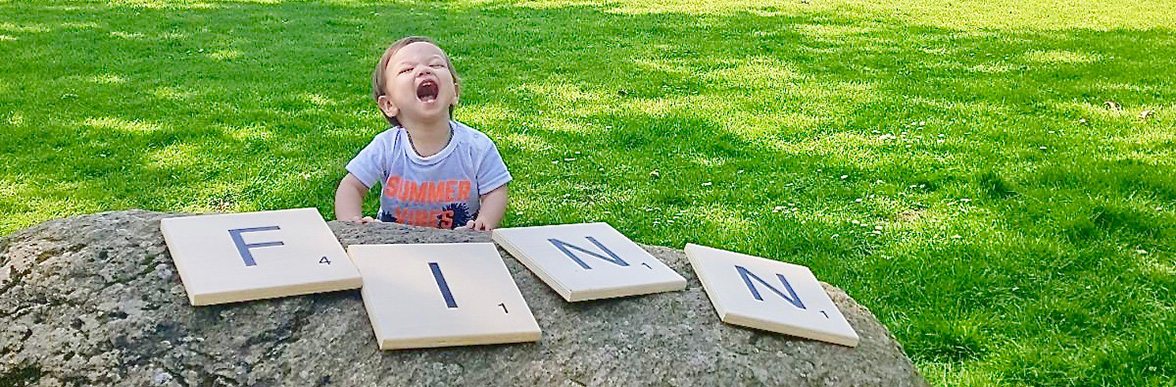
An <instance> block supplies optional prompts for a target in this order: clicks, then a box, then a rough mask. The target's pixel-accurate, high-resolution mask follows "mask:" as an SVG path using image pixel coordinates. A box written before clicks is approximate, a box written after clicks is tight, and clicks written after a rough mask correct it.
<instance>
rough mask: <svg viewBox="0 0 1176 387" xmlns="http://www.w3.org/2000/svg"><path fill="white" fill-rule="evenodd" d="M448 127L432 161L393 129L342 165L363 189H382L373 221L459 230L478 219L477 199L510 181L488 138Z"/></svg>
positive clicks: (462, 127)
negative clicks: (446, 138)
mask: <svg viewBox="0 0 1176 387" xmlns="http://www.w3.org/2000/svg"><path fill="white" fill-rule="evenodd" d="M449 126H450V127H451V128H453V138H452V139H451V140H450V141H449V145H446V146H445V148H444V149H441V151H440V152H437V154H435V155H432V156H429V157H421V155H419V154H417V153H416V150H414V149H412V145H411V144H410V143H409V140H408V131H407V130H405V129H404V128H402V127H399V126H397V127H394V128H392V129H388V130H386V131H384V132H383V133H380V134H378V135H376V138H375V139H373V140H372V143H371V144H368V146H367V147H365V148H363V150H361V151H359V154H358V155H355V158H354V159H351V162H349V163H347V172H351V174H352V175H355V177H356V178H358V179H359V181H360V182H362V183H363V184H364V185H366V186H368V187H369V188H370V187H372V186H373V185H375V184H376V183H380V184H381V186H383V189H381V190H380V213H379V215H378V219H380V220H381V221H384V222H396V223H403V224H411V225H415V226H425V227H436V228H446V229H450V228H455V227H461V226H465V225H466V222H467V221H470V220H474V219H475V218H477V216H478V210H479V208H480V207H481V206H480V204H479V201H478V199H479V197H480V196H481V195H483V194H485V193H487V192H490V191H493V190H494V189H496V188H498V187H501V186H502V185H503V184H506V183H507V182H509V181H510V180H511V177H510V172H508V171H507V170H506V164H504V163H503V162H502V156H501V155H499V154H498V148H497V147H495V146H494V142H493V141H490V138H489V137H486V135H485V134H483V133H482V132H479V131H477V130H474V129H472V128H470V127H468V126H465V125H464V124H462V123H459V122H457V121H449Z"/></svg>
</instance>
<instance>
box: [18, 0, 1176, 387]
mask: <svg viewBox="0 0 1176 387" xmlns="http://www.w3.org/2000/svg"><path fill="white" fill-rule="evenodd" d="M201 4H203V5H202V6H198V7H197V6H191V7H176V8H171V9H155V8H149V7H125V6H110V5H105V4H95V3H74V2H38V3H28V2H6V3H0V14H3V15H6V16H4V18H3V19H0V56H3V57H5V58H8V60H6V61H4V62H2V63H0V92H2V93H3V97H2V98H0V113H3V114H5V116H0V152H2V153H3V154H5V155H6V157H5V158H4V159H3V161H2V163H0V180H2V182H3V183H4V184H5V185H7V186H8V187H9V188H7V191H4V193H5V195H4V196H3V197H2V198H0V212H2V213H3V214H5V215H6V216H8V215H10V214H11V215H12V217H11V218H10V220H9V221H7V222H6V223H4V224H2V226H3V228H0V229H2V230H3V231H5V232H8V231H12V230H15V229H16V228H18V227H24V226H27V225H29V224H31V223H33V222H35V221H39V220H43V219H46V218H52V217H62V216H69V215H73V214H76V213H83V212H93V211H103V210H114V209H124V208H132V207H141V208H147V209H153V210H163V211H181V210H183V211H207V210H218V211H248V210H260V209H275V208H287V207H303V206H315V207H318V208H319V209H320V210H321V211H322V212H323V213H324V214H326V215H328V216H330V214H331V213H332V202H333V192H334V188H335V184H336V182H337V181H338V179H339V178H340V177H341V176H342V174H343V173H344V171H343V165H344V164H345V163H346V161H347V160H349V159H350V157H351V156H353V155H354V154H355V152H357V151H358V150H359V149H360V148H362V147H363V146H364V145H366V143H367V142H368V141H369V140H370V139H371V137H372V136H374V135H375V134H376V133H378V132H379V131H381V130H383V124H382V123H383V121H382V119H381V118H380V117H379V116H378V115H376V113H374V110H375V109H374V106H373V104H372V103H371V102H370V101H369V100H368V97H367V95H368V93H369V91H368V87H369V86H368V82H367V81H366V79H368V77H369V76H370V75H369V74H370V71H371V66H372V64H373V63H374V62H375V58H376V56H377V55H378V54H379V53H380V52H381V50H382V48H383V47H384V46H385V45H387V44H388V43H389V42H391V41H393V40H395V39H396V38H398V37H400V36H403V35H407V34H425V35H430V36H433V37H435V38H436V39H438V40H439V41H440V42H442V45H443V46H444V47H445V48H446V50H447V51H448V52H449V53H450V54H451V55H452V57H453V59H454V61H455V65H456V67H457V68H458V70H459V71H460V72H461V75H462V76H463V78H464V80H465V81H464V84H463V95H462V106H461V107H460V108H459V109H458V111H457V118H458V119H460V120H462V121H465V122H467V123H470V124H471V125H472V126H474V127H476V128H479V129H481V130H483V131H485V132H487V133H488V134H489V135H490V136H491V137H492V138H494V139H495V140H496V141H497V142H498V144H499V147H500V149H501V151H502V153H503V155H504V157H505V158H506V160H507V162H508V164H509V165H510V167H511V169H512V172H513V173H514V175H515V178H516V180H515V182H514V183H513V184H512V191H513V193H512V201H513V203H514V204H513V207H512V210H511V212H512V213H511V214H510V216H509V217H508V224H509V225H533V224H548V223H563V222H578V221H587V220H607V221H609V222H610V223H612V224H614V225H615V226H617V227H618V228H619V229H621V230H622V231H624V232H626V234H628V235H630V236H631V237H633V238H634V239H637V240H638V241H641V242H644V243H652V244H662V245H669V246H681V245H682V244H683V243H685V242H688V241H689V242H696V243H704V244H709V245H714V246H716V247H722V248H730V249H735V250H739V251H742V252H747V253H750V254H757V255H762V256H768V257H774V258H777V259H784V258H786V259H789V260H791V261H795V262H800V263H803V264H806V265H809V266H811V267H813V269H814V271H815V272H816V273H817V274H818V276H819V277H820V278H822V279H825V280H827V281H829V282H831V283H835V284H838V285H839V286H842V287H845V288H847V289H848V290H849V291H850V294H853V295H854V297H856V298H857V299H858V300H859V301H861V302H862V303H863V304H865V305H867V306H869V307H870V308H871V309H873V310H874V311H875V312H876V313H877V314H878V316H879V317H880V318H881V319H882V320H883V322H885V323H886V324H887V325H888V326H889V327H890V328H891V329H892V330H894V331H895V332H896V334H897V335H898V337H899V339H900V341H901V342H903V343H904V344H905V345H906V346H907V349H908V351H909V352H910V354H911V356H912V357H913V358H915V359H916V361H917V362H919V364H920V366H921V367H923V368H924V370H930V371H929V372H930V375H931V377H932V380H934V381H939V382H943V383H969V382H968V381H967V380H965V379H964V378H963V377H960V376H958V375H954V374H953V372H959V371H950V369H952V367H964V368H965V369H970V370H973V371H967V372H959V373H961V374H963V373H968V374H972V375H979V376H976V378H977V379H973V380H972V383H981V384H983V383H989V382H991V383H999V382H1006V383H1027V384H1041V385H1048V384H1072V383H1077V384H1087V383H1089V384H1097V383H1112V384H1119V383H1124V384H1138V383H1156V382H1157V381H1160V382H1162V381H1164V380H1169V381H1170V380H1171V379H1170V375H1172V374H1174V373H1176V369H1173V365H1172V364H1176V360H1174V359H1173V358H1172V355H1171V350H1172V349H1174V346H1173V343H1172V340H1171V337H1170V336H1164V335H1160V334H1157V333H1150V332H1152V331H1153V329H1152V327H1155V326H1165V325H1170V324H1171V323H1172V322H1173V314H1172V312H1171V306H1172V304H1173V297H1172V296H1171V294H1170V292H1168V291H1167V289H1171V288H1172V287H1173V285H1176V283H1174V281H1173V274H1172V273H1173V271H1174V270H1173V267H1174V266H1176V264H1174V263H1173V262H1172V258H1171V253H1172V252H1173V249H1172V242H1171V241H1172V240H1174V239H1176V231H1174V230H1176V220H1174V219H1173V215H1172V208H1173V207H1174V206H1176V179H1174V178H1173V177H1172V173H1171V171H1172V168H1173V164H1172V160H1173V148H1174V147H1173V142H1174V141H1176V138H1174V137H1173V136H1172V134H1171V133H1172V132H1173V130H1172V129H1173V124H1172V122H1173V121H1172V115H1171V112H1170V111H1168V110H1170V109H1171V106H1172V102H1171V101H1172V100H1173V96H1174V92H1173V91H1172V90H1173V86H1176V82H1174V79H1176V74H1173V73H1172V72H1170V71H1157V69H1160V68H1172V67H1173V63H1172V59H1170V58H1173V57H1176V33H1174V32H1173V31H1172V30H1168V29H1155V30H1115V31H1090V30H1062V31H1033V30H1027V31H1011V32H1006V31H999V30H953V29H944V28H932V27H926V26H919V25H907V24H904V23H902V22H901V21H899V20H887V19H884V18H875V19H870V18H863V17H861V16H856V15H855V14H852V13H846V14H836V13H830V12H797V13H794V14H785V15H778V14H773V12H775V11H779V10H778V9H768V8H764V9H749V10H747V11H743V12H735V13H733V14H729V15H691V14H684V13H651V14H619V13H609V12H604V11H602V10H601V9H602V8H601V7H593V6H562V7H552V8H526V7H517V6H511V5H505V4H497V5H495V4H486V5H481V6H459V5H445V4H443V3H414V4H409V3H356V4H342V5H340V4H326V3H317V2H279V3H274V4H254V3H231V2H223V3H221V2H213V3H201ZM1104 101H1114V102H1116V103H1117V104H1119V105H1121V106H1122V109H1121V110H1112V109H1108V108H1106V107H1105V106H1106V105H1104ZM1144 110H1158V111H1159V113H1158V114H1157V115H1156V117H1155V118H1153V119H1150V120H1141V119H1139V118H1137V117H1138V116H1139V115H1140V114H1141V113H1142V111H1144ZM1080 120H1083V121H1082V122H1084V123H1079V122H1080ZM654 171H657V174H656V176H654V174H653V172H654ZM961 198H965V199H969V200H968V201H961V200H959V199H961ZM857 199H863V200H862V202H860V203H859V202H858V201H857ZM377 205H378V204H377V203H376V201H375V198H374V197H369V200H368V201H367V203H366V204H365V211H366V212H368V213H372V212H374V211H375V207H376V206H377ZM1156 207H1160V209H1159V210H1157V209H1156ZM793 208H796V209H793ZM1165 208H1166V209H1165ZM516 209H518V210H519V211H520V212H521V214H515V213H514V212H515V210H516ZM781 209H783V211H782V212H781ZM961 209H962V210H961ZM851 220H852V221H853V222H851ZM859 221H860V222H859ZM867 225H868V226H870V227H862V226H867ZM873 226H877V227H881V228H880V230H881V229H884V230H886V231H885V233H883V234H882V235H877V234H874V233H872V232H871V231H872V230H874V227H873ZM953 234H954V235H963V236H964V237H963V238H960V239H962V240H957V239H951V238H950V237H949V236H951V235H953ZM1145 250H1146V251H1148V253H1146V254H1140V253H1138V252H1137V251H1145ZM1108 278H1115V279H1113V280H1111V279H1108ZM1108 299H1115V301H1114V302H1113V303H1112V302H1108V301H1107V300H1108ZM1112 304H1114V305H1112ZM1124 332H1128V333H1132V334H1124ZM1063 354H1064V355H1063ZM1058 359H1065V361H1060V360H1058ZM1165 378H1169V379H1165Z"/></svg>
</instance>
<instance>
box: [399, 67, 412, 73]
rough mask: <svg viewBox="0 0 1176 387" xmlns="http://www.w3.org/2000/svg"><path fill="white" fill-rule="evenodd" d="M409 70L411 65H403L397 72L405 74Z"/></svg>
mask: <svg viewBox="0 0 1176 387" xmlns="http://www.w3.org/2000/svg"><path fill="white" fill-rule="evenodd" d="M409 71H412V67H405V68H402V69H400V72H399V74H405V73H407V72H409Z"/></svg>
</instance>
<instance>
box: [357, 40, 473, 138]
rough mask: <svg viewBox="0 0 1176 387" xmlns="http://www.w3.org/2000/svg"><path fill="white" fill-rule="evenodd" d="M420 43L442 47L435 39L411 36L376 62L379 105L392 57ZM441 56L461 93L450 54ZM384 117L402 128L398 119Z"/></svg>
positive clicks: (374, 95)
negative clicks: (385, 70)
mask: <svg viewBox="0 0 1176 387" xmlns="http://www.w3.org/2000/svg"><path fill="white" fill-rule="evenodd" d="M418 42H425V43H429V44H432V45H434V46H437V47H441V45H439V44H437V42H435V41H433V39H429V38H427V37H424V36H409V37H405V38H403V39H400V40H397V41H396V43H392V45H391V46H388V49H387V50H384V55H381V56H380V61H379V62H376V70H375V71H372V99H373V100H375V101H376V104H377V105H378V104H379V103H380V96H382V95H384V94H385V92H384V86H386V85H387V81H388V80H387V79H386V78H385V77H384V69H386V68H387V67H388V61H390V60H392V55H396V52H397V51H400V49H401V48H404V46H407V45H410V44H413V43H418ZM441 56H442V57H443V58H445V65H446V66H448V67H449V73H450V74H453V85H454V86H455V89H456V91H459V92H460V91H461V80H460V77H458V76H457V69H456V68H454V67H453V62H451V61H450V60H449V54H446V53H445V50H442V51H441ZM380 114H383V111H381V112H380ZM383 115H384V118H385V119H387V120H388V123H389V124H392V126H400V121H399V120H397V119H396V117H389V116H388V115H387V114H383ZM449 115H450V116H453V106H450V107H449Z"/></svg>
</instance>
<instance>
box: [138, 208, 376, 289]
mask: <svg viewBox="0 0 1176 387" xmlns="http://www.w3.org/2000/svg"><path fill="white" fill-rule="evenodd" d="M160 228H161V230H162V231H163V238H164V240H166V241H167V248H168V251H170V252H171V256H172V259H173V260H174V261H175V263H176V269H177V270H179V272H180V279H181V280H182V281H183V283H184V290H186V291H187V292H188V301H189V302H191V303H192V305H212V304H222V303H227V302H237V301H248V300H257V299H263V298H275V297H284V296H293V295H299V294H310V293H320V292H329V291H335V290H344V289H356V288H359V287H360V285H361V282H360V277H359V272H358V271H356V270H355V267H354V266H352V265H351V260H349V259H348V258H347V253H346V252H344V251H343V247H342V246H340V245H339V241H338V240H337V239H335V234H334V233H332V232H331V229H330V228H329V227H327V223H326V222H325V221H323V217H322V215H320V214H319V212H318V210H316V209H314V208H300V209H292V210H281V211H266V212H252V213H243V214H222V215H199V216H187V217H179V218H167V219H163V220H162V221H161V224H160Z"/></svg>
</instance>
